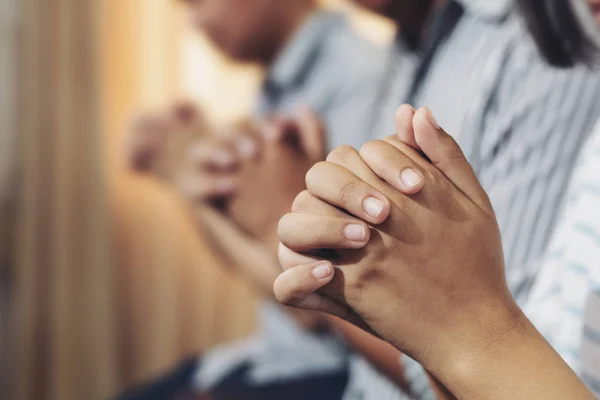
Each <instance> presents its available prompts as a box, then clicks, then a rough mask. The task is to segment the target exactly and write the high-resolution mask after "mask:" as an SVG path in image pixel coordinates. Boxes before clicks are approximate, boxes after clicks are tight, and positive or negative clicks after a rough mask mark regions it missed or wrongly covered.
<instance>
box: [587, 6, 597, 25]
mask: <svg viewBox="0 0 600 400" xmlns="http://www.w3.org/2000/svg"><path fill="white" fill-rule="evenodd" d="M587 2H588V4H589V5H590V9H591V10H592V13H593V14H594V18H595V19H596V22H597V23H598V24H600V0H587Z"/></svg>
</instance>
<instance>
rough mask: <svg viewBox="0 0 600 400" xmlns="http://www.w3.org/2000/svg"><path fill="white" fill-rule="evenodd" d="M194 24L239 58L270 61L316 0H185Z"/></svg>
mask: <svg viewBox="0 0 600 400" xmlns="http://www.w3.org/2000/svg"><path fill="white" fill-rule="evenodd" d="M182 1H183V2H184V3H186V4H187V6H188V13H189V20H190V21H191V23H192V25H193V26H194V27H195V28H197V29H199V30H200V31H202V32H204V33H205V34H206V35H207V36H208V37H209V39H210V40H211V41H212V42H213V43H214V44H215V45H216V46H217V47H218V48H219V49H220V50H221V51H223V52H224V53H225V54H226V55H228V56H229V57H231V58H233V59H235V60H237V61H259V62H263V63H268V62H270V61H272V59H273V58H274V57H275V56H276V54H277V53H278V52H279V50H281V47H283V46H284V45H285V42H286V40H287V39H288V38H289V36H290V35H291V34H292V33H293V32H294V31H295V29H296V28H297V26H298V25H299V24H300V23H301V21H303V20H304V18H305V17H306V16H307V15H308V14H309V13H310V12H311V11H312V10H313V9H314V7H316V3H315V0H182Z"/></svg>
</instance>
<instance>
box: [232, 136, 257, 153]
mask: <svg viewBox="0 0 600 400" xmlns="http://www.w3.org/2000/svg"><path fill="white" fill-rule="evenodd" d="M237 148H238V151H239V152H240V154H241V155H242V157H245V158H253V157H254V156H256V152H257V150H258V147H257V146H256V143H255V142H254V140H252V139H250V138H249V137H247V136H242V137H240V138H239V139H238V142H237Z"/></svg>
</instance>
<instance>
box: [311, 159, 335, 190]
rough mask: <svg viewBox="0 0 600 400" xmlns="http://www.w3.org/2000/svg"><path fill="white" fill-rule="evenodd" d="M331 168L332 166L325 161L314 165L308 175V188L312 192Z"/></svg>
mask: <svg viewBox="0 0 600 400" xmlns="http://www.w3.org/2000/svg"><path fill="white" fill-rule="evenodd" d="M329 168H330V164H329V163H328V162H325V161H320V162H318V163H316V164H315V165H313V166H312V167H311V168H310V169H309V170H308V172H307V173H306V187H307V188H308V190H309V191H310V188H311V187H314V186H315V185H316V184H317V182H319V181H320V180H321V177H322V176H324V173H325V171H327V170H328V169H329Z"/></svg>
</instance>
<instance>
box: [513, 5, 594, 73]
mask: <svg viewBox="0 0 600 400" xmlns="http://www.w3.org/2000/svg"><path fill="white" fill-rule="evenodd" d="M518 5H519V8H520V11H521V12H522V14H523V15H524V17H525V21H526V23H527V25H528V27H529V30H530V31H531V33H532V35H533V37H534V39H535V41H536V43H537V45H538V47H539V48H540V51H541V52H542V54H543V55H544V57H545V58H546V59H547V61H548V62H549V63H550V64H552V65H554V66H557V67H570V66H573V65H575V64H577V63H579V62H584V63H591V62H593V61H595V59H596V58H597V55H598V50H599V46H598V44H600V40H599V38H600V30H599V28H598V24H600V0H518Z"/></svg>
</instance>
